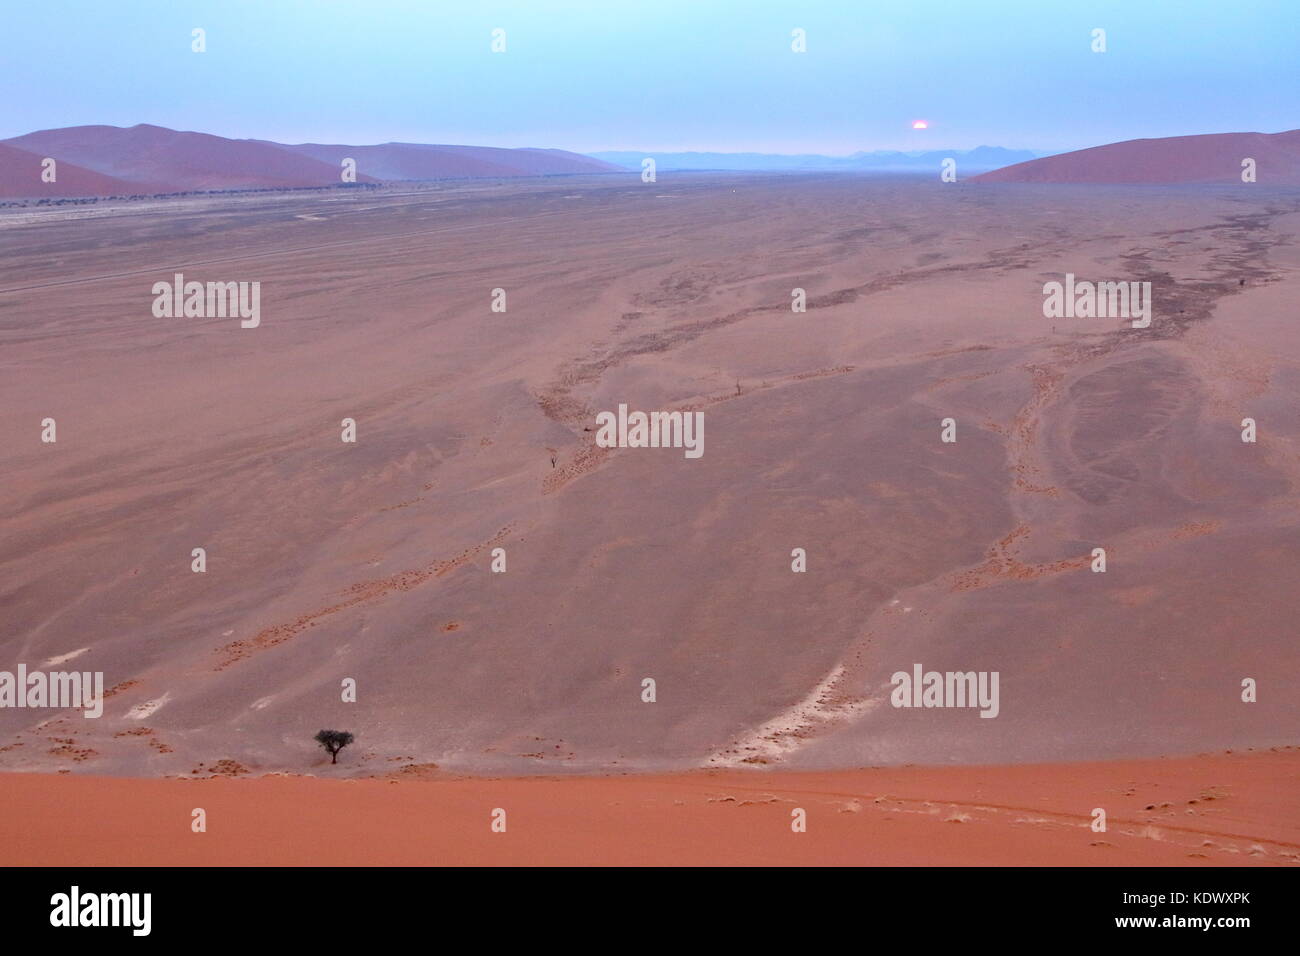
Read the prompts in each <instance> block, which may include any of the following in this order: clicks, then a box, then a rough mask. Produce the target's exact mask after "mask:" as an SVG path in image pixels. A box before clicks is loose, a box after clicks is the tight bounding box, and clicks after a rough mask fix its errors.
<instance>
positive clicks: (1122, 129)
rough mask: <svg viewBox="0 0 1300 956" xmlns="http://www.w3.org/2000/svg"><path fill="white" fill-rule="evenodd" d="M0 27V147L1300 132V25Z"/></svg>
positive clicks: (847, 0)
mask: <svg viewBox="0 0 1300 956" xmlns="http://www.w3.org/2000/svg"><path fill="white" fill-rule="evenodd" d="M6 8H7V9H6V10H5V14H4V30H3V33H2V34H0V89H3V90H4V96H3V97H2V98H0V138H4V137H9V136H16V135H19V134H22V133H26V132H30V131H32V130H36V129H48V128H51V127H60V126H74V125H82V124H109V125H114V126H131V125H134V124H136V123H153V124H156V125H159V126H167V127H171V128H173V129H189V130H198V131H201V132H207V133H216V134H218V135H222V136H232V137H239V138H243V137H250V138H258V139H270V140H276V141H279V142H291V143H296V142H325V143H349V144H361V143H379V142H387V141H402V142H425V143H464V144H473V145H483V146H538V147H557V148H561V149H571V150H576V151H579V152H592V151H597V150H618V149H628V150H656V151H661V152H666V151H684V150H701V151H718V152H733V151H736V152H739V151H753V152H779V153H825V154H831V155H845V154H849V153H853V152H856V151H859V150H876V149H939V148H943V149H949V148H951V149H969V148H973V147H975V146H980V145H990V146H1005V147H1010V148H1022V149H1034V150H1042V151H1053V152H1054V151H1060V150H1066V149H1076V148H1081V147H1085V146H1095V145H1099V144H1102V143H1108V142H1115V141H1118V140H1124V139H1133V138H1137V137H1144V136H1176V135H1186V134H1193V133H1219V132H1234V131H1259V132H1267V133H1272V132H1279V131H1281V130H1285V129H1294V128H1296V127H1300V115H1298V114H1300V95H1298V94H1300V67H1298V66H1297V64H1298V63H1300V0H1247V2H1230V0H1120V2H1092V3H1085V2H1075V0H1027V2H1021V0H1001V2H997V0H993V2H980V0H959V2H943V0H892V2H890V0H835V2H819V0H798V2H764V0H748V2H727V0H723V2H709V0H684V2H679V0H655V2H642V3H633V2H630V0H598V2H577V0H569V2H561V0H553V2H552V0H515V2H497V3H493V2H487V0H485V2H474V0H426V2H417V0H364V2H354V0H211V2H194V0H38V2H14V3H7V4H6ZM196 27H199V28H202V29H204V30H205V31H206V45H207V49H206V52H204V53H195V52H193V51H192V49H191V44H192V38H191V31H192V30H193V29H194V28H196ZM1096 28H1100V29H1103V30H1105V38H1106V52H1104V53H1094V52H1093V50H1092V45H1093V37H1092V31H1093V30H1094V29H1096ZM496 29H500V30H504V31H505V52H503V53H494V52H493V51H492V49H491V45H492V31H493V30H496ZM795 29H801V30H803V31H805V34H806V45H807V52H804V53H795V52H793V51H792V49H791V44H792V31H793V30H795ZM918 119H924V120H926V121H927V122H928V123H929V128H928V129H926V130H913V129H912V124H913V122H914V121H916V120H918Z"/></svg>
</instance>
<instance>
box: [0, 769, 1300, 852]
mask: <svg viewBox="0 0 1300 956" xmlns="http://www.w3.org/2000/svg"><path fill="white" fill-rule="evenodd" d="M420 769H421V768H415V767H411V768H407V770H406V771H401V772H395V773H393V774H391V775H389V776H387V777H386V778H379V779H369V780H349V781H342V780H327V779H321V778H317V777H298V776H283V777H281V776H270V777H260V778H248V777H242V778H239V779H232V778H221V777H215V778H214V777H208V778H204V779H196V780H177V779H166V780H158V779H126V778H119V777H97V776H85V775H81V774H72V775H65V776H60V775H47V774H6V775H5V776H4V778H3V786H4V792H5V812H4V813H3V814H0V862H3V863H5V864H8V865H47V866H58V865H64V866H96V865H124V864H125V865H137V866H138V865H146V866H149V865H152V866H157V865H162V866H192V865H207V866H230V865H254V866H257V865H277V866H293V865H323V866H329V865H381V864H386V865H412V866H416V865H430V864H437V865H483V864H488V865H492V864H496V865H501V864H505V865H539V864H543V865H584V864H607V865H655V866H693V865H720V864H728V865H787V864H793V865H808V864H813V865H845V866H864V865H867V866H904V865H917V864H922V865H942V866H967V865H1038V866H1137V865H1148V866H1150V865H1156V866H1270V865H1271V866H1279V865H1280V866H1286V865H1295V864H1296V863H1297V861H1300V826H1298V823H1300V810H1298V807H1300V805H1298V804H1297V803H1296V801H1295V799H1294V795H1295V791H1296V785H1297V783H1298V782H1300V777H1298V773H1300V753H1297V752H1296V751H1295V750H1292V749H1281V750H1275V751H1266V752H1255V753H1249V754H1241V753H1238V754H1228V755H1222V754H1221V755H1213V756H1200V757H1190V758H1183V759H1177V760H1172V759H1156V760H1131V761H1128V760H1121V761H1112V762H1107V763H1082V764H1037V765H1022V766H1012V767H939V768H921V767H901V768H876V769H869V770H845V771H829V772H819V773H784V772H761V771H757V772H756V771H748V772H746V771H727V772H705V773H686V774H663V775H659V774H648V775H630V776H620V777H567V778H554V777H543V778H538V777H533V778H515V779H487V778H459V779H453V778H447V777H441V778H440V777H439V776H438V773H439V772H438V771H437V770H427V771H426V772H425V773H412V772H410V771H417V770H420ZM196 807H201V808H202V809H203V810H204V812H205V814H206V825H207V829H206V831H205V832H203V833H194V832H192V831H191V820H192V819H193V818H192V812H193V810H194V809H195V808H196ZM498 808H500V809H501V810H504V811H505V821H506V830H505V832H504V833H501V832H493V831H492V829H491V825H490V824H491V819H492V814H493V812H494V811H495V810H497V809H498ZM796 808H799V809H802V810H803V811H804V814H805V820H806V830H805V832H801V833H796V832H794V831H793V829H792V826H791V823H792V820H793V819H794V817H793V811H794V810H795V809H796ZM1096 808H1101V809H1103V810H1105V812H1106V830H1105V832H1097V831H1094V830H1093V829H1092V824H1093V820H1094V810H1095V809H1096Z"/></svg>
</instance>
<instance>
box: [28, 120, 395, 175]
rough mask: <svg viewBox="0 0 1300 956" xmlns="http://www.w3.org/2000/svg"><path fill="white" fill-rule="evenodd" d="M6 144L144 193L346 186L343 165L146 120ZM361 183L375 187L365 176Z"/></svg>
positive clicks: (31, 135) (48, 133)
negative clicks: (341, 178)
mask: <svg viewBox="0 0 1300 956" xmlns="http://www.w3.org/2000/svg"><path fill="white" fill-rule="evenodd" d="M5 142H6V143H7V144H8V145H10V146H16V147H17V148H19V149H25V150H28V151H30V152H39V153H40V154H41V155H43V156H53V157H55V158H56V159H61V160H66V161H69V162H73V163H76V164H78V165H80V166H85V167H86V168H88V169H93V170H95V171H96V172H100V173H104V174H106V175H109V176H117V177H119V178H121V179H127V180H130V181H131V182H133V183H138V184H140V186H141V187H142V188H141V189H140V190H138V191H149V192H178V191H183V190H191V189H240V188H249V187H253V188H257V187H271V188H276V187H293V186H329V185H333V184H335V183H338V182H339V169H338V167H337V166H331V165H329V164H327V163H323V162H321V161H319V160H315V159H312V158H311V157H309V156H299V155H295V154H294V153H291V152H288V151H286V150H283V149H280V148H279V147H277V146H274V145H271V144H267V143H257V142H253V141H251V140H233V139H225V138H224V137H221V136H211V135H209V134H207V133H187V132H178V131H176V130H170V129H165V128H163V127H161V126H150V125H148V124H146V123H141V124H139V125H137V126H132V127H129V128H122V127H118V126H71V127H68V128H66V129H48V130H40V131H38V132H35V133H28V134H26V135H25V136H18V137H15V138H13V139H10V140H5ZM357 179H358V181H360V182H373V180H372V179H370V178H369V177H364V176H358V177H357ZM143 187H148V188H147V189H145V188H143Z"/></svg>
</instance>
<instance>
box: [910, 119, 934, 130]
mask: <svg viewBox="0 0 1300 956" xmlns="http://www.w3.org/2000/svg"><path fill="white" fill-rule="evenodd" d="M929 128H930V124H929V123H927V122H926V121H925V120H914V121H913V123H912V129H929Z"/></svg>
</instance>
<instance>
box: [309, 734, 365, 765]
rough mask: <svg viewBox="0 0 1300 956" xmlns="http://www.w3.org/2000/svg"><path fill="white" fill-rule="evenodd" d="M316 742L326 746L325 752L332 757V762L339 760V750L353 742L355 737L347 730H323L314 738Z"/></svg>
mask: <svg viewBox="0 0 1300 956" xmlns="http://www.w3.org/2000/svg"><path fill="white" fill-rule="evenodd" d="M314 739H315V741H316V743H318V744H320V745H321V746H322V747H324V748H325V752H326V753H328V754H329V755H330V757H331V758H332V759H331V760H330V763H338V762H339V751H340V750H342V749H343V748H344V747H346V746H347V745H348V744H350V743H352V741H353V740H355V739H356V738H354V737H353V736H352V734H350V733H349V732H348V731H346V730H322V731H321V732H320V733H318V734H317V735H316V737H315V738H314Z"/></svg>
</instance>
